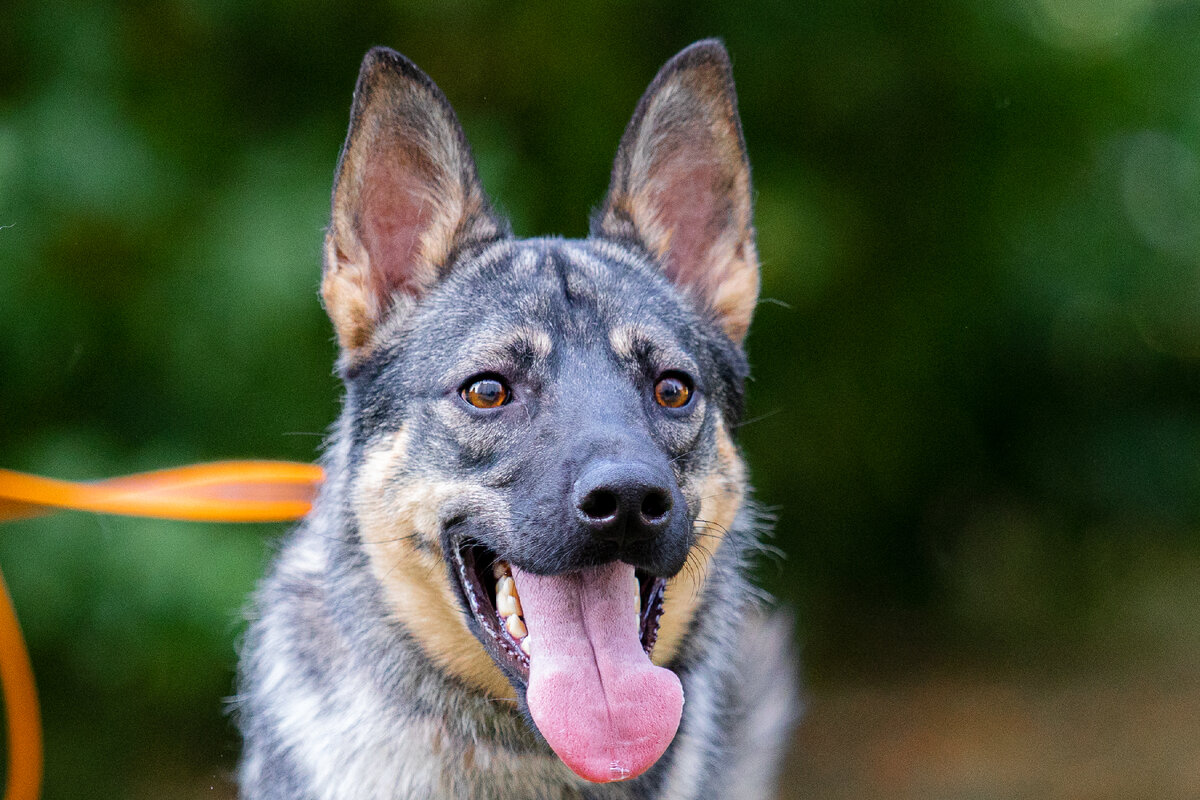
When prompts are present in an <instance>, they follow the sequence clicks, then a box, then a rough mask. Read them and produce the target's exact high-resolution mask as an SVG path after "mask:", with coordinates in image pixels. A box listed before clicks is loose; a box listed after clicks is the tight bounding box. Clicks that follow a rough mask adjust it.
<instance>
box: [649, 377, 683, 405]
mask: <svg viewBox="0 0 1200 800" xmlns="http://www.w3.org/2000/svg"><path fill="white" fill-rule="evenodd" d="M654 399H655V400H656V401H658V404H659V405H660V406H662V407H663V408H683V407H684V406H686V405H687V404H688V403H689V402H690V401H691V399H692V385H691V382H690V381H688V379H687V376H686V375H681V374H679V373H672V372H668V373H666V374H664V375H663V376H662V377H661V378H659V379H658V383H656V384H654Z"/></svg>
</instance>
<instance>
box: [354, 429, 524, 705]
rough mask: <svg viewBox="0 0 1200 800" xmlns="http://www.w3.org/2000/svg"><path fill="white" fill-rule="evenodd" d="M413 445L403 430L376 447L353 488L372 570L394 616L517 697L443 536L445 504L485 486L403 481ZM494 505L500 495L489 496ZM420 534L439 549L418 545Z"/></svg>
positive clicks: (477, 676) (499, 690)
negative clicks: (471, 615) (467, 603)
mask: <svg viewBox="0 0 1200 800" xmlns="http://www.w3.org/2000/svg"><path fill="white" fill-rule="evenodd" d="M407 444H408V436H407V433H406V432H405V431H404V430H403V429H402V430H401V431H400V432H398V433H397V434H396V435H395V436H393V437H392V438H391V441H390V442H387V443H385V444H384V445H383V446H381V447H378V448H376V449H375V450H374V451H373V452H371V453H370V454H369V455H368V456H367V458H366V462H365V464H364V466H363V470H362V472H361V474H360V476H359V481H358V485H357V486H356V488H355V492H354V508H355V513H356V516H357V517H358V523H359V529H360V536H361V537H362V541H363V544H364V547H365V549H366V552H367V555H368V559H369V562H370V565H371V571H372V573H373V574H374V575H375V578H376V579H377V580H378V581H379V583H380V585H381V586H382V587H383V590H384V596H385V598H386V600H387V603H388V605H389V607H390V609H391V611H392V612H393V614H394V616H395V619H396V620H397V621H398V622H399V623H400V624H401V625H403V626H404V628H405V629H406V630H408V631H409V632H410V633H411V634H412V635H413V637H414V638H415V639H416V640H417V642H418V643H419V645H420V646H421V649H422V650H424V652H425V653H426V655H428V656H429V657H430V658H431V659H433V660H434V661H435V662H437V663H438V664H440V665H441V666H443V667H444V668H445V669H446V670H447V671H448V672H450V673H451V674H453V675H455V676H456V677H458V678H460V679H462V680H463V681H465V682H466V683H468V684H469V685H472V686H475V687H477V688H479V689H483V690H484V691H486V692H488V693H489V694H491V695H492V696H494V697H498V698H505V699H510V700H511V699H515V697H516V695H515V694H514V692H513V688H512V685H511V684H509V682H508V680H507V679H506V678H505V677H504V675H503V673H501V672H500V669H499V667H497V666H496V664H495V662H494V661H492V659H491V657H490V656H489V655H488V654H487V653H486V652H485V651H484V649H483V645H481V644H480V643H479V640H478V639H476V638H475V636H474V634H472V633H471V631H470V629H469V628H468V627H467V620H466V617H465V614H464V612H463V611H462V610H461V609H462V605H461V603H460V602H459V600H458V595H457V593H456V592H455V590H454V588H453V587H452V586H451V584H450V579H449V576H448V575H447V571H446V561H445V559H444V558H443V557H442V555H441V544H440V542H439V541H438V535H437V530H438V509H439V508H440V507H441V505H442V504H443V503H444V502H446V501H447V500H448V499H450V498H451V497H461V496H462V495H463V494H469V493H476V494H478V493H479V492H480V488H479V487H478V486H477V485H472V484H465V483H458V482H454V481H435V480H410V481H407V482H405V483H397V482H396V479H395V477H394V476H395V475H397V474H398V472H399V470H398V467H399V466H400V465H401V464H403V462H404V459H405V457H406V451H407ZM488 502H489V504H491V507H492V508H496V507H502V506H497V505H496V504H498V503H500V502H501V500H500V499H499V498H491V497H489V499H488ZM414 539H419V540H421V542H422V543H423V544H424V545H427V546H429V547H432V548H433V551H434V552H429V550H427V549H423V548H420V547H417V546H416V542H415V541H414Z"/></svg>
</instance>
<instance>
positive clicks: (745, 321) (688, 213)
mask: <svg viewBox="0 0 1200 800" xmlns="http://www.w3.org/2000/svg"><path fill="white" fill-rule="evenodd" d="M593 233H594V234H597V235H602V236H610V237H616V238H624V239H633V240H636V241H637V242H639V243H640V244H642V245H643V246H645V247H646V249H648V250H649V251H650V252H651V253H652V254H653V255H654V256H655V257H656V258H657V259H658V260H659V263H660V264H661V265H662V267H663V270H664V271H665V272H666V274H667V276H668V277H669V278H670V279H671V280H672V281H673V282H675V284H676V285H678V286H679V287H680V288H681V289H683V290H684V291H685V292H686V293H688V294H690V295H691V296H692V297H693V298H695V299H696V301H697V302H698V303H699V304H701V305H702V306H704V307H706V308H707V309H708V310H710V311H711V312H712V313H713V314H714V316H715V317H716V318H717V320H718V322H719V323H720V324H721V326H722V327H723V328H724V330H725V332H726V333H728V334H729V336H730V337H731V338H732V339H733V340H734V341H738V342H740V341H741V340H742V339H743V338H744V336H745V334H746V329H747V328H748V327H749V325H750V318H751V316H752V315H753V312H754V305H755V303H756V302H757V299H758V281H759V279H758V257H757V255H756V253H755V248H754V228H753V222H752V213H751V191H750V166H749V162H748V161H747V158H746V148H745V143H744V141H743V139H742V129H741V123H740V121H739V119H738V114H737V95H736V93H735V91H734V87H733V74H732V69H731V67H730V64H729V56H728V54H727V53H726V52H725V48H724V47H723V46H722V45H721V44H720V42H717V41H715V40H707V41H703V42H698V43H696V44H694V45H692V46H691V47H689V48H687V49H686V50H684V51H683V52H681V53H680V54H679V55H677V56H675V58H673V59H671V60H670V61H669V62H668V63H667V64H666V66H664V67H663V68H662V70H661V71H660V72H659V74H658V76H657V77H656V78H655V79H654V81H653V83H651V84H650V88H649V89H647V90H646V94H645V95H644V96H643V97H642V99H641V102H639V103H638V107H637V110H636V111H635V112H634V115H633V119H632V121H631V122H630V123H629V127H628V128H627V129H626V131H625V135H624V136H623V137H622V139H621V146H620V148H619V149H618V151H617V157H616V162H615V164H614V166H613V176H612V183H611V185H610V187H609V192H608V197H607V199H606V200H605V203H604V206H603V208H602V210H601V212H600V215H599V216H598V218H597V221H596V222H595V223H594V224H593Z"/></svg>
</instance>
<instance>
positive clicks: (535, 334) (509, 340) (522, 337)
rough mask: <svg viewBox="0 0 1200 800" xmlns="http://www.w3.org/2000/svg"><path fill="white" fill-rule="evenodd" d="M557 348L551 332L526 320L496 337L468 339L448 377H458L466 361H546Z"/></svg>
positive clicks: (447, 373) (505, 363)
mask: <svg viewBox="0 0 1200 800" xmlns="http://www.w3.org/2000/svg"><path fill="white" fill-rule="evenodd" d="M553 352H554V341H553V339H551V338H550V334H549V333H548V332H547V331H546V330H544V329H542V328H540V327H538V326H536V325H531V324H528V323H526V324H522V325H518V326H516V327H513V328H508V329H507V330H505V332H504V333H502V334H500V335H498V336H495V337H488V338H477V339H473V340H471V341H469V342H467V343H466V344H465V345H463V347H461V348H460V349H459V351H458V355H457V358H456V359H455V364H453V365H451V367H450V369H448V370H447V371H446V372H445V373H444V379H445V380H446V381H452V380H454V379H455V378H456V377H457V376H458V374H459V367H460V366H461V365H462V364H463V362H477V363H479V364H480V365H481V366H485V367H486V366H487V365H494V366H498V367H499V366H504V365H507V364H516V363H520V362H523V361H545V360H546V359H548V358H550V355H551V354H552V353H553Z"/></svg>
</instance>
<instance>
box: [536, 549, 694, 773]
mask: <svg viewBox="0 0 1200 800" xmlns="http://www.w3.org/2000/svg"><path fill="white" fill-rule="evenodd" d="M513 579H514V580H515V581H516V584H517V593H518V594H519V595H520V596H521V607H522V609H523V610H524V614H525V624H526V626H527V627H528V628H529V636H530V650H531V652H532V654H531V655H530V657H529V689H528V691H527V692H526V695H525V698H526V700H527V702H528V703H529V713H531V714H532V715H533V721H534V722H535V723H537V726H538V730H539V731H541V732H542V736H544V737H546V741H547V742H549V743H550V747H552V748H553V749H554V752H555V753H557V754H558V757H559V758H561V759H562V760H563V763H565V764H566V765H567V766H568V767H570V768H571V770H572V771H573V772H575V774H577V775H579V776H580V777H582V778H586V779H588V780H589V781H596V782H598V783H599V782H607V781H620V780H626V779H628V778H636V777H637V776H638V775H640V774H642V773H643V772H645V771H646V770H647V769H649V768H650V767H651V766H652V765H653V764H654V762H655V761H657V760H658V758H659V756H661V755H662V754H663V751H664V750H666V749H667V745H669V744H670V743H671V740H672V739H673V738H675V731H676V730H677V729H678V728H679V718H680V716H681V715H682V713H683V687H682V686H681V685H680V683H679V678H677V677H676V676H675V673H673V672H671V671H670V670H668V669H663V668H662V667H656V666H654V665H653V664H651V663H650V659H649V658H648V657H647V656H646V652H645V651H644V650H643V649H642V643H641V640H640V637H639V632H640V627H641V626H640V623H639V622H638V615H637V609H636V607H635V605H634V603H635V600H634V594H635V591H634V587H635V585H636V584H635V579H634V576H633V567H631V566H629V565H628V564H622V563H620V562H613V563H611V564H605V565H604V566H600V567H592V568H590V569H585V570H580V571H578V572H571V573H567V574H565V575H555V576H552V577H542V576H538V575H531V574H529V573H527V572H522V571H521V570H519V569H517V568H516V567H514V568H513Z"/></svg>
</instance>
